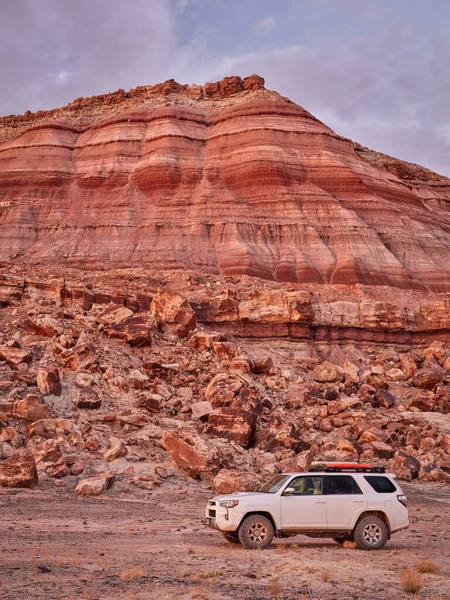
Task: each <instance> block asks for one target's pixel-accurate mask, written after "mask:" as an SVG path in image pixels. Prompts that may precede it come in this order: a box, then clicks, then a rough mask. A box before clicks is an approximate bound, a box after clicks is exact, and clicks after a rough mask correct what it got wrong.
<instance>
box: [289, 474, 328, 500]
mask: <svg viewBox="0 0 450 600" xmlns="http://www.w3.org/2000/svg"><path fill="white" fill-rule="evenodd" d="M288 487H290V488H291V487H292V488H294V490H295V494H293V495H294V496H317V495H319V496H321V495H322V494H323V477H322V476H317V475H310V476H305V477H296V478H295V479H293V480H292V481H291V482H290V484H289V485H288Z"/></svg>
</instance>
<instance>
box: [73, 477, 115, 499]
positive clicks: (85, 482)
mask: <svg viewBox="0 0 450 600" xmlns="http://www.w3.org/2000/svg"><path fill="white" fill-rule="evenodd" d="M114 481H115V476H114V475H111V474H104V475H99V476H97V477H88V478H86V479H81V480H80V481H79V482H78V484H77V487H76V488H75V491H76V492H77V494H80V495H82V496H100V495H101V494H103V493H104V492H106V491H108V490H109V489H110V488H111V487H112V486H113V484H114Z"/></svg>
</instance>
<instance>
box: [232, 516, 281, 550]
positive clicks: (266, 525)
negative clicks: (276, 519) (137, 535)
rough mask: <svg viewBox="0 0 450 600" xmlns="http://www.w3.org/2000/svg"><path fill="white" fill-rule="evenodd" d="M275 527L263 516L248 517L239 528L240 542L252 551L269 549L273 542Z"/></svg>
mask: <svg viewBox="0 0 450 600" xmlns="http://www.w3.org/2000/svg"><path fill="white" fill-rule="evenodd" d="M273 534H274V531H273V525H272V523H271V522H270V521H269V519H268V518H267V517H264V516H263V515H250V516H249V517H246V518H245V519H244V520H243V521H242V523H241V526H240V527H239V533H238V535H239V541H240V542H241V544H242V545H243V546H245V547H246V548H249V549H250V550H256V549H258V548H267V546H270V544H271V543H272V540H273Z"/></svg>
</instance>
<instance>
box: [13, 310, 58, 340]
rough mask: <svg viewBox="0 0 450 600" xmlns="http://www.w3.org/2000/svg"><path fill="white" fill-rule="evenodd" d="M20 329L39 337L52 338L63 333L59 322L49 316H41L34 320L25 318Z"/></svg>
mask: <svg viewBox="0 0 450 600" xmlns="http://www.w3.org/2000/svg"><path fill="white" fill-rule="evenodd" d="M22 327H23V328H24V329H26V330H27V331H31V333H34V334H36V335H39V336H41V337H47V338H52V337H54V336H55V335H60V334H61V333H62V332H63V327H62V325H61V323H60V322H59V321H57V320H56V319H54V318H53V317H51V316H50V315H42V316H38V317H35V318H34V319H31V318H27V319H25V320H24V322H23V323H22Z"/></svg>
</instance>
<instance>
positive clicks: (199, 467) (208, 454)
mask: <svg viewBox="0 0 450 600" xmlns="http://www.w3.org/2000/svg"><path fill="white" fill-rule="evenodd" d="M161 444H162V446H163V447H164V448H165V449H166V450H167V452H168V453H169V454H170V456H171V457H172V459H173V460H174V462H175V463H176V464H177V465H178V466H179V467H180V468H181V469H183V470H184V471H186V472H188V473H190V474H192V475H194V476H199V475H201V474H202V473H215V472H217V471H218V470H219V467H220V455H219V452H218V450H217V448H216V446H214V445H213V444H211V442H209V441H208V440H205V439H202V438H201V437H200V436H198V435H195V434H192V433H189V432H187V431H168V432H167V433H165V434H164V436H163V438H162V440H161Z"/></svg>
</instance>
